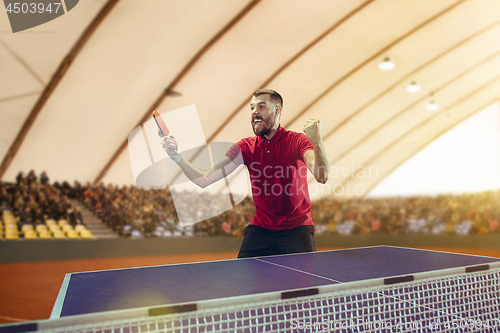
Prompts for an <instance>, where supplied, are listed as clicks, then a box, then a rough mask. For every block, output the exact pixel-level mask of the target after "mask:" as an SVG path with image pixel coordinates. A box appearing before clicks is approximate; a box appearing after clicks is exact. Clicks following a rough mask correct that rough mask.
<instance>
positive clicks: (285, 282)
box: [0, 246, 500, 333]
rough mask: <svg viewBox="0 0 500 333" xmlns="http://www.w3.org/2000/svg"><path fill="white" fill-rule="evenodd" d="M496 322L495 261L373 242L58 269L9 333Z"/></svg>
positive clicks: (433, 326) (351, 328)
mask: <svg viewBox="0 0 500 333" xmlns="http://www.w3.org/2000/svg"><path fill="white" fill-rule="evenodd" d="M499 322H500V259H499V258H491V257H484V256H474V255H463V254H456V253H447V252H436V251H429V250H419V249H410V248H401V247H393V246H373V247H365V248H353V249H345V250H335V251H324V252H315V253H301V254H289V255H281V256H269V257H258V258H247V259H234V260H224V261H212V262H200V263H189V264H177V265H165V266H152V267H140V268H128V269H117V270H105V271H94V272H81V273H71V274H66V276H65V278H64V281H63V283H62V285H61V289H60V292H59V295H58V297H57V300H56V302H55V304H54V307H53V311H52V314H51V317H50V319H48V320H44V321H38V322H32V323H24V324H21V325H20V326H19V327H18V328H19V329H18V330H16V331H17V332H28V331H42V332H45V331H47V332H96V333H97V332H100V333H136V332H137V333H139V332H334V331H335V332H402V331H404V332H451V331H453V332H455V331H456V332H471V331H473V332H496V331H497V330H500V323H499ZM30 325H31V326H30ZM9 328H10V327H5V329H9ZM5 332H8V330H7V331H5ZM0 333H3V331H2V327H1V326H0Z"/></svg>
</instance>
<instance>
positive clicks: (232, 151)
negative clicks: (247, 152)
mask: <svg viewBox="0 0 500 333" xmlns="http://www.w3.org/2000/svg"><path fill="white" fill-rule="evenodd" d="M242 146H243V141H242V140H240V141H238V142H237V143H235V144H234V145H232V146H231V148H229V150H228V151H227V153H226V157H228V158H229V159H230V160H231V161H233V162H235V163H236V164H241V163H243V162H244V158H243V156H242V154H243V151H242V148H241V147H242Z"/></svg>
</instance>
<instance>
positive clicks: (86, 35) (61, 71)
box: [0, 0, 120, 179]
mask: <svg viewBox="0 0 500 333" xmlns="http://www.w3.org/2000/svg"><path fill="white" fill-rule="evenodd" d="M119 1H120V0H109V1H108V2H107V3H106V4H105V5H104V7H103V8H102V9H101V11H100V12H99V14H97V16H96V17H95V18H94V19H93V20H92V22H90V24H89V26H88V27H87V28H86V29H85V31H84V32H83V33H82V35H81V36H80V38H78V40H77V41H76V43H75V45H74V46H73V48H72V49H71V50H70V51H69V53H68V54H67V55H66V56H65V57H64V59H63V60H62V62H61V64H60V65H59V67H58V68H57V70H56V72H55V73H54V75H53V76H52V78H51V79H50V82H49V83H48V84H47V85H46V86H45V89H44V90H43V92H42V94H41V95H40V97H39V98H38V100H37V102H36V103H35V106H34V107H33V109H32V110H31V112H30V114H29V115H28V117H27V118H26V120H25V121H24V124H23V126H22V127H21V129H20V130H19V133H18V134H17V136H16V138H15V139H14V141H13V142H12V145H11V146H10V147H9V150H8V151H7V153H6V154H5V156H4V159H3V161H2V164H1V165H0V179H1V178H2V177H3V175H4V174H5V172H6V171H7V169H8V168H9V166H10V164H11V163H12V161H13V160H14V158H15V156H16V154H17V152H18V151H19V148H20V147H21V145H22V144H23V141H24V139H25V138H26V135H27V134H28V132H29V131H30V129H31V126H33V123H34V122H35V120H36V118H37V117H38V115H39V114H40V113H41V112H42V109H43V107H44V106H45V103H47V101H48V100H49V98H50V96H51V95H52V93H53V92H54V91H55V90H56V88H57V86H58V85H59V83H60V82H61V80H62V78H63V77H64V75H65V74H66V72H67V71H68V69H69V68H70V66H71V64H72V63H73V61H74V60H75V59H76V57H77V56H78V55H79V54H80V51H81V50H82V49H83V48H84V47H85V45H86V44H87V42H88V41H89V39H90V38H91V37H92V35H93V34H94V32H95V31H96V30H97V28H98V27H99V26H100V24H101V23H102V22H103V21H104V19H105V18H106V17H107V16H108V14H109V13H110V12H111V11H112V10H113V8H114V7H115V5H116V4H117V3H118V2H119Z"/></svg>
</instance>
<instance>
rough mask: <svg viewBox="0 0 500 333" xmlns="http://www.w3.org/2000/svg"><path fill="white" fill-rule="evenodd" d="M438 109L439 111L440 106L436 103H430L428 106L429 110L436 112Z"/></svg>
mask: <svg viewBox="0 0 500 333" xmlns="http://www.w3.org/2000/svg"><path fill="white" fill-rule="evenodd" d="M437 109H439V105H438V104H437V103H436V102H435V101H430V103H429V104H427V110H429V111H436V110H437Z"/></svg>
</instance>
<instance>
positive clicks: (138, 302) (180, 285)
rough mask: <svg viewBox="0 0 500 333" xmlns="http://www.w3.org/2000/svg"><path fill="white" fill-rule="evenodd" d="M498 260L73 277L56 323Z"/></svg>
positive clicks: (336, 260) (374, 252)
mask: <svg viewBox="0 0 500 333" xmlns="http://www.w3.org/2000/svg"><path fill="white" fill-rule="evenodd" d="M499 261H500V259H499V258H489V257H481V256H471V255H462V254H454V253H444V252H435V251H427V250H417V249H409V248H400V247H391V246H375V247H367V248H356V249H347V250H335V251H324V252H315V253H302V254H293V255H281V256H270V257H259V258H248V259H234V260H224V261H214V262H201V263H190V264H177V265H165V266H154V267H141V268H129V269H118V270H107V271H95V272H83V273H71V274H67V275H66V277H65V279H64V282H63V284H62V287H61V290H60V293H59V295H58V298H57V301H56V303H55V306H54V309H53V312H52V314H51V318H58V317H60V316H69V315H78V314H84V313H94V312H101V311H111V310H122V309H129V308H137V307H147V306H157V305H163V306H165V305H169V304H178V303H191V302H198V301H203V300H208V299H215V298H224V297H232V296H243V295H252V294H260V293H266V292H279V291H283V290H290V289H308V288H311V287H316V286H322V285H331V284H339V283H348V282H354V281H360V280H369V279H375V278H385V279H388V278H397V277H400V278H401V277H404V278H405V279H410V278H411V275H413V274H415V273H421V272H428V271H436V270H443V269H449V268H456V267H464V266H478V269H481V268H484V266H482V265H484V264H488V263H492V262H499Z"/></svg>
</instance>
